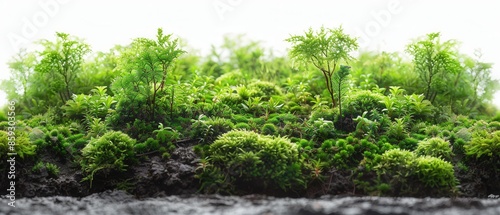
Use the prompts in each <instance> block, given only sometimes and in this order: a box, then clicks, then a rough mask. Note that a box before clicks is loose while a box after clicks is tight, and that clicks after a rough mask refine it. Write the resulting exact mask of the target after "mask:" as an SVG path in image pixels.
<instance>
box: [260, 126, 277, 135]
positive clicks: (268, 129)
mask: <svg viewBox="0 0 500 215" xmlns="http://www.w3.org/2000/svg"><path fill="white" fill-rule="evenodd" d="M260 132H261V133H262V134H265V135H276V134H277V133H278V128H277V127H276V126H275V125H274V124H271V123H266V124H264V126H262V129H261V130H260Z"/></svg>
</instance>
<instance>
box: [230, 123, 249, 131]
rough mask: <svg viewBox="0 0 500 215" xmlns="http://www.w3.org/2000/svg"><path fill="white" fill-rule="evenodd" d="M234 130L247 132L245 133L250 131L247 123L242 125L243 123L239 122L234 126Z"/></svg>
mask: <svg viewBox="0 0 500 215" xmlns="http://www.w3.org/2000/svg"><path fill="white" fill-rule="evenodd" d="M234 128H235V129H240V130H247V131H250V130H252V129H251V127H250V125H248V124H247V123H244V122H240V123H238V124H236V125H234Z"/></svg>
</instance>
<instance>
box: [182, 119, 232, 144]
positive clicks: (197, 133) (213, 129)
mask: <svg viewBox="0 0 500 215" xmlns="http://www.w3.org/2000/svg"><path fill="white" fill-rule="evenodd" d="M233 128H234V124H233V122H231V120H229V119H225V118H219V117H210V118H209V117H206V116H204V115H201V116H200V117H198V119H197V120H193V124H192V125H191V137H192V138H195V139H200V142H201V143H205V144H208V143H211V142H213V141H214V140H215V139H216V138H217V137H218V136H219V135H221V134H223V133H226V132H228V131H230V130H232V129H233Z"/></svg>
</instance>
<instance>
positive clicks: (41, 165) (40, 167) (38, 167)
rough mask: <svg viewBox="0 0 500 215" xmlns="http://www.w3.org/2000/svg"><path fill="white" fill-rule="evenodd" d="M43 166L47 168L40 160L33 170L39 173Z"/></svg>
mask: <svg viewBox="0 0 500 215" xmlns="http://www.w3.org/2000/svg"><path fill="white" fill-rule="evenodd" d="M43 168H45V164H44V163H43V162H41V161H40V162H38V163H36V164H35V165H34V166H33V167H32V168H31V171H33V172H35V173H39V172H40V171H42V169H43Z"/></svg>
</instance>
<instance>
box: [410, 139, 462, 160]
mask: <svg viewBox="0 0 500 215" xmlns="http://www.w3.org/2000/svg"><path fill="white" fill-rule="evenodd" d="M415 153H417V154H418V155H428V156H433V157H437V158H442V159H443V160H446V161H451V157H452V156H453V152H452V151H451V147H450V143H449V142H448V141H446V140H443V139H441V138H439V137H434V138H431V139H428V140H424V141H420V142H419V143H418V146H417V149H416V150H415Z"/></svg>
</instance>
